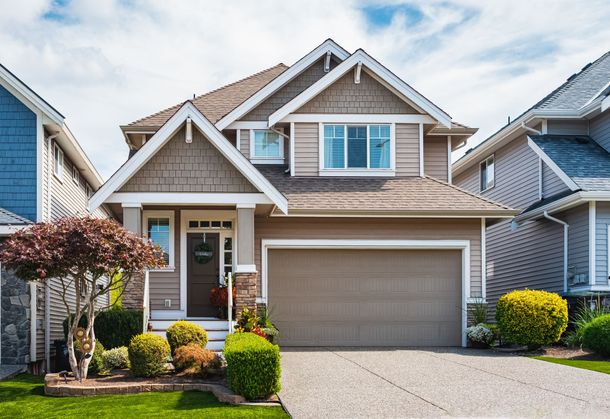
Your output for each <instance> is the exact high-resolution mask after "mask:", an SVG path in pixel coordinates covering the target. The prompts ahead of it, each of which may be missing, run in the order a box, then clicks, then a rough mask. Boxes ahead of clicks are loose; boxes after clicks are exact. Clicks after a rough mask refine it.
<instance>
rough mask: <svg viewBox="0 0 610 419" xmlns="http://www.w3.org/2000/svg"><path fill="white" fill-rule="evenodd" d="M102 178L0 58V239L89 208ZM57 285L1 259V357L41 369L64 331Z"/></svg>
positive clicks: (60, 121)
mask: <svg viewBox="0 0 610 419" xmlns="http://www.w3.org/2000/svg"><path fill="white" fill-rule="evenodd" d="M101 184H102V179H101V177H100V175H99V174H98V173H97V171H96V170H95V168H94V167H93V165H92V164H91V162H90V161H89V159H88V158H87V156H86V155H85V153H84V151H83V150H82V148H81V147H80V145H79V144H78V142H77V141H76V139H75V138H74V136H73V135H72V133H71V132H70V130H69V129H68V127H67V126H66V124H65V121H64V117H63V115H61V114H60V113H59V112H58V111H57V110H56V109H55V108H53V107H52V106H51V105H49V104H48V103H47V102H46V101H45V100H44V99H42V98H41V97H40V96H38V95H37V94H36V92H34V91H33V90H32V89H30V88H29V87H28V86H27V85H26V84H25V83H23V82H22V81H21V80H20V79H19V78H17V77H16V76H15V75H14V74H13V73H11V72H10V71H9V70H8V69H6V68H5V67H3V66H2V65H1V64H0V241H2V240H3V239H4V238H5V237H7V236H9V235H10V234H12V233H14V232H15V231H16V230H18V229H20V228H24V227H27V226H28V225H29V224H32V223H35V222H45V221H52V220H56V219H58V218H61V217H66V216H73V215H88V214H89V212H88V210H87V200H88V198H89V196H91V195H92V194H93V192H95V191H96V190H97V189H98V188H99V187H100V185H101ZM109 214H110V213H109V212H108V211H107V209H106V208H105V207H100V208H99V209H98V210H96V211H95V212H94V213H93V215H94V216H97V217H106V216H108V215H109ZM55 286H58V284H57V283H56V281H54V280H50V281H49V287H45V286H43V285H40V284H34V283H32V284H29V283H26V282H24V281H22V280H21V279H19V278H16V277H15V276H14V275H13V274H12V273H10V272H6V271H5V270H3V269H2V267H1V266H0V294H1V299H0V334H1V338H0V364H2V365H7V364H11V365H29V366H30V368H31V370H33V371H35V372H38V371H44V370H45V369H46V366H47V365H48V364H49V362H50V358H51V353H52V352H51V349H52V348H51V345H52V341H53V340H55V339H62V338H63V328H62V321H63V319H64V318H65V309H64V305H63V302H61V299H60V298H59V296H58V295H57V294H56V293H55V292H53V291H52V289H53V288H54V287H55ZM70 298H72V300H73V301H74V298H75V297H74V295H72V296H70Z"/></svg>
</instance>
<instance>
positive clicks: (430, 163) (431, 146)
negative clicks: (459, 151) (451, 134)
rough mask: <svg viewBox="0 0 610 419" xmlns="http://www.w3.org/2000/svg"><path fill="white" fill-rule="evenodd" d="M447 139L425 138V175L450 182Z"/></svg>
mask: <svg viewBox="0 0 610 419" xmlns="http://www.w3.org/2000/svg"><path fill="white" fill-rule="evenodd" d="M448 155H449V153H448V146H447V137H426V138H424V173H425V174H426V175H428V176H431V177H433V178H436V179H440V180H444V181H445V182H446V181H447V180H449V178H448V176H447V172H448V171H447V165H448V160H447V157H448Z"/></svg>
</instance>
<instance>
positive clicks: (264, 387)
mask: <svg viewBox="0 0 610 419" xmlns="http://www.w3.org/2000/svg"><path fill="white" fill-rule="evenodd" d="M224 355H225V358H226V360H227V377H228V379H229V386H230V387H231V389H232V390H233V391H234V392H235V393H237V394H241V395H242V396H244V397H245V398H247V399H249V400H253V399H261V398H265V397H268V396H269V395H271V394H273V393H277V392H278V391H279V390H280V374H281V369H280V350H279V347H278V346H276V345H272V344H271V343H269V342H268V341H267V340H265V339H264V338H262V337H260V336H257V335H255V334H253V333H234V334H232V335H228V336H227V339H226V341H225V349H224Z"/></svg>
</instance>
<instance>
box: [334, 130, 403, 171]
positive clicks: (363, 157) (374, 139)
mask: <svg viewBox="0 0 610 419" xmlns="http://www.w3.org/2000/svg"><path fill="white" fill-rule="evenodd" d="M390 147H391V135H390V125H324V145H323V149H324V166H323V167H324V169H389V168H390V155H391V154H390V153H391V151H390Z"/></svg>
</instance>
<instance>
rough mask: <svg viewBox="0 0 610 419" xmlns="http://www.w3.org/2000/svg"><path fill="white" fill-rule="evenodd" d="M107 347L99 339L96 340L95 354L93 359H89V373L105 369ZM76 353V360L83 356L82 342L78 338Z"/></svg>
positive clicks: (75, 341)
mask: <svg viewBox="0 0 610 419" xmlns="http://www.w3.org/2000/svg"><path fill="white" fill-rule="evenodd" d="M105 351H106V349H105V348H104V345H102V343H101V342H100V341H99V340H97V339H96V340H95V349H94V350H93V354H92V355H91V361H89V368H87V372H88V373H89V374H99V373H100V371H102V370H103V369H104V361H103V358H102V357H103V356H104V352H105ZM74 354H75V355H76V360H77V361H78V360H80V359H81V357H82V352H81V343H80V341H79V340H78V339H74Z"/></svg>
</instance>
